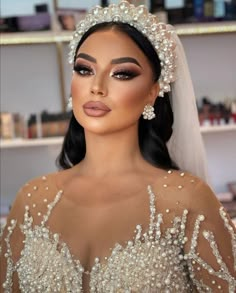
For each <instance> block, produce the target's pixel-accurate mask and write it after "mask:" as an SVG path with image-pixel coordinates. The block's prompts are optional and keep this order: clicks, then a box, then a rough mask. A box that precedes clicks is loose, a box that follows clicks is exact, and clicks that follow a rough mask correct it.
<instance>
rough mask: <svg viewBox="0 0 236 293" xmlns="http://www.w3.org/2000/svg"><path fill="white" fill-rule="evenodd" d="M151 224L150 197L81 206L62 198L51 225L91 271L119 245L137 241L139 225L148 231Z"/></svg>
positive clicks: (51, 218) (50, 220) (49, 224)
mask: <svg viewBox="0 0 236 293" xmlns="http://www.w3.org/2000/svg"><path fill="white" fill-rule="evenodd" d="M149 223H150V203H149V198H148V196H147V195H145V196H142V195H138V196H136V197H130V198H129V197H128V198H125V199H124V198H120V199H119V200H117V198H116V200H114V201H108V202H104V203H101V201H98V202H95V201H91V202H90V201H89V200H88V201H84V202H82V203H81V202H80V203H79V204H78V205H76V204H74V202H71V201H68V200H67V199H66V198H62V200H61V203H60V205H58V207H56V208H55V209H54V212H53V213H52V214H51V216H50V219H49V221H48V226H49V227H50V230H51V231H53V232H54V233H57V234H59V235H60V237H61V240H62V241H63V242H64V243H67V245H68V247H69V248H70V251H71V253H72V254H73V256H74V257H75V258H76V259H79V260H80V262H81V264H82V266H83V267H84V268H85V270H86V271H90V270H91V268H92V266H93V265H94V259H95V258H97V257H99V259H101V260H105V259H106V258H107V257H108V256H109V255H110V254H111V249H112V248H114V246H115V245H116V244H117V243H119V244H121V245H122V246H125V245H127V243H128V241H133V239H134V236H135V232H136V226H137V225H141V226H142V228H143V230H144V231H146V230H147V229H148V227H149Z"/></svg>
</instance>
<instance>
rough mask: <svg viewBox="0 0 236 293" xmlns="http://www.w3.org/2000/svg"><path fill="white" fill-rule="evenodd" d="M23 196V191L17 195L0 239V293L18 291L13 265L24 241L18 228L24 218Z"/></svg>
mask: <svg viewBox="0 0 236 293" xmlns="http://www.w3.org/2000/svg"><path fill="white" fill-rule="evenodd" d="M23 194H24V190H23V189H22V190H20V191H19V193H18V194H17V196H16V199H15V202H14V204H13V206H12V208H11V211H10V214H9V216H8V219H7V224H6V226H5V228H4V230H3V234H2V236H1V239H0V240H1V242H0V247H1V253H0V284H1V289H0V292H18V291H19V288H18V278H17V274H16V273H15V263H16V261H17V260H18V259H19V257H20V252H21V250H22V248H23V240H24V237H23V234H22V233H21V230H20V227H19V224H20V223H23V217H24V206H25V202H24V196H23ZM2 290H3V291H2Z"/></svg>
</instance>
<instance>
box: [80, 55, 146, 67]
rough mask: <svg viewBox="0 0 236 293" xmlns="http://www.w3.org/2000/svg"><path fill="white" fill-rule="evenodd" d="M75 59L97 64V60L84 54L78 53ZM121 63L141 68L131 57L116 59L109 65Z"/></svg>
mask: <svg viewBox="0 0 236 293" xmlns="http://www.w3.org/2000/svg"><path fill="white" fill-rule="evenodd" d="M76 58H83V59H86V60H88V61H91V62H93V63H97V60H96V59H95V58H94V57H92V56H90V55H88V54H85V53H79V54H78V55H77V56H76ZM121 63H134V64H136V65H138V66H139V67H141V68H142V66H141V65H140V64H139V62H138V61H137V60H136V59H135V58H132V57H120V58H116V59H112V60H111V64H121Z"/></svg>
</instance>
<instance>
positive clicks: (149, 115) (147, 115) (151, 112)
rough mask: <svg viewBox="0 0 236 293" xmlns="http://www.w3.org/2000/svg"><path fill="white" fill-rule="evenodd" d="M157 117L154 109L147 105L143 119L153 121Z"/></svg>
mask: <svg viewBox="0 0 236 293" xmlns="http://www.w3.org/2000/svg"><path fill="white" fill-rule="evenodd" d="M155 117H156V114H155V113H154V107H153V106H152V105H150V104H147V105H146V106H145V107H144V109H143V119H146V120H152V119H153V118H155Z"/></svg>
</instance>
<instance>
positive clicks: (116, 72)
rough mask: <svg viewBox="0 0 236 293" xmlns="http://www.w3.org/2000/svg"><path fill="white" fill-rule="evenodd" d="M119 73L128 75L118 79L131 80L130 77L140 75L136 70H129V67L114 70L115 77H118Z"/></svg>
mask: <svg viewBox="0 0 236 293" xmlns="http://www.w3.org/2000/svg"><path fill="white" fill-rule="evenodd" d="M118 75H123V76H126V77H125V78H118V79H121V80H129V79H132V78H134V77H136V76H138V75H139V74H138V73H137V72H134V71H132V70H127V69H124V70H118V71H115V72H113V74H112V76H113V77H116V76H118Z"/></svg>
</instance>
